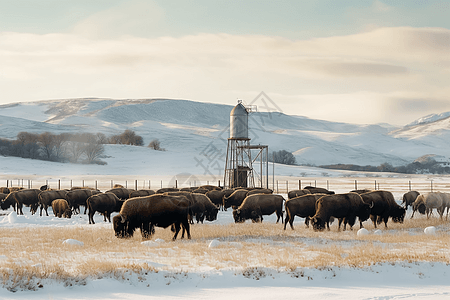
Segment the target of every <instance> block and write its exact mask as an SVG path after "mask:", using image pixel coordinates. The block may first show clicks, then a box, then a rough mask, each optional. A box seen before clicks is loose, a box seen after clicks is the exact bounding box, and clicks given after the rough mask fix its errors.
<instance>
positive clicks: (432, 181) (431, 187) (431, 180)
mask: <svg viewBox="0 0 450 300" xmlns="http://www.w3.org/2000/svg"><path fill="white" fill-rule="evenodd" d="M431 192H433V180H431Z"/></svg>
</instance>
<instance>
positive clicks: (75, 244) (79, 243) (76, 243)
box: [63, 239, 84, 246]
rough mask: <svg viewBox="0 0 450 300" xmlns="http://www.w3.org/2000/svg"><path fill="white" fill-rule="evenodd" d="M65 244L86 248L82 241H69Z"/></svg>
mask: <svg viewBox="0 0 450 300" xmlns="http://www.w3.org/2000/svg"><path fill="white" fill-rule="evenodd" d="M63 244H66V245H72V246H84V243H83V242H80V241H77V240H74V239H67V240H65V241H64V242H63Z"/></svg>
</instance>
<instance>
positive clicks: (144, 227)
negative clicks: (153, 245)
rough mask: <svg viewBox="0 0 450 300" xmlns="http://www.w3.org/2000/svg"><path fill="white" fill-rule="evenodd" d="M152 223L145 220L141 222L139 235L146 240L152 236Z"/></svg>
mask: <svg viewBox="0 0 450 300" xmlns="http://www.w3.org/2000/svg"><path fill="white" fill-rule="evenodd" d="M152 229H154V227H153V225H152V224H150V222H145V223H142V224H141V235H142V238H143V239H144V240H148V239H150V238H151V236H152Z"/></svg>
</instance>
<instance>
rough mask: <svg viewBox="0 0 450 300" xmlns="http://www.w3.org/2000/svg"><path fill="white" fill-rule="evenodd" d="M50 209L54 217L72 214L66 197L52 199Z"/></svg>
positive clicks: (65, 216) (67, 216)
mask: <svg viewBox="0 0 450 300" xmlns="http://www.w3.org/2000/svg"><path fill="white" fill-rule="evenodd" d="M52 209H53V214H55V217H58V218H70V217H71V216H72V209H71V208H70V206H69V203H68V202H67V200H66V199H54V200H53V201H52Z"/></svg>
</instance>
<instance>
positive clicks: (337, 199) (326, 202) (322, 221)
mask: <svg viewBox="0 0 450 300" xmlns="http://www.w3.org/2000/svg"><path fill="white" fill-rule="evenodd" d="M370 209H371V205H370V204H366V203H364V202H363V200H362V199H361V196H360V195H358V194H356V193H346V194H334V195H326V196H323V197H321V198H320V199H318V200H317V202H316V214H315V215H314V216H313V217H312V218H311V222H312V225H313V228H314V230H324V229H325V226H326V227H327V229H328V230H330V226H329V222H330V218H331V217H335V218H338V219H339V227H338V230H340V227H341V226H340V225H341V223H342V222H344V230H346V225H347V224H348V225H349V226H350V229H351V230H352V229H353V225H354V224H355V221H356V217H358V218H359V219H360V220H361V221H365V220H367V219H368V218H369V216H370Z"/></svg>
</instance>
